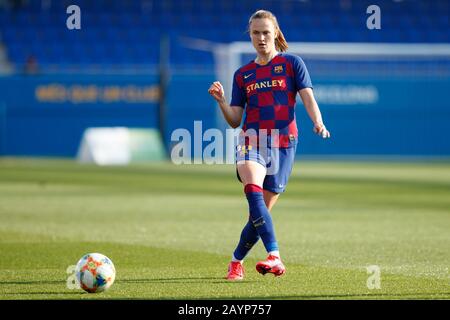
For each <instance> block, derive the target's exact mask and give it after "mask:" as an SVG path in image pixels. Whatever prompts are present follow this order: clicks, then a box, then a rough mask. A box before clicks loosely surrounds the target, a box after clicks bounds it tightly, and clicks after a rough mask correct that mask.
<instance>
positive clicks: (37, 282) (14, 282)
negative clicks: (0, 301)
mask: <svg viewBox="0 0 450 320" xmlns="http://www.w3.org/2000/svg"><path fill="white" fill-rule="evenodd" d="M55 283H65V281H64V280H33V281H30V280H27V281H17V280H14V281H0V285H2V284H3V285H8V284H10V285H27V284H55Z"/></svg>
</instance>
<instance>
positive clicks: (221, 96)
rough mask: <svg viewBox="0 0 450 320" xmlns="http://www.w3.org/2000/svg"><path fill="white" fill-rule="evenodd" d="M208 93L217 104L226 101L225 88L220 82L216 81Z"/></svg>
mask: <svg viewBox="0 0 450 320" xmlns="http://www.w3.org/2000/svg"><path fill="white" fill-rule="evenodd" d="M208 93H209V94H210V95H211V96H212V97H213V98H214V99H216V101H217V102H223V101H224V100H225V91H224V90H223V86H222V84H221V83H220V82H219V81H214V82H213V84H212V85H211V86H210V87H209V89H208Z"/></svg>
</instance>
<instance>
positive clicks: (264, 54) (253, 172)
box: [208, 10, 330, 280]
mask: <svg viewBox="0 0 450 320" xmlns="http://www.w3.org/2000/svg"><path fill="white" fill-rule="evenodd" d="M248 31H249V33H250V39H251V41H252V44H253V46H254V48H255V50H256V58H255V59H254V60H252V61H251V62H249V63H248V64H246V65H244V66H242V67H241V68H239V69H238V70H237V71H236V72H235V74H234V78H233V91H232V99H231V103H230V104H228V103H227V102H226V99H225V92H224V89H223V87H222V85H221V83H220V82H218V81H216V82H214V83H213V84H212V85H211V86H210V88H209V90H208V92H209V93H210V94H211V96H212V97H213V98H214V99H215V100H216V101H217V102H218V104H219V106H220V109H221V110H222V113H223V115H224V118H225V120H226V121H227V122H228V124H229V125H230V126H232V127H233V128H237V127H239V126H240V124H241V121H242V117H243V114H244V108H245V117H244V121H243V126H242V132H243V133H244V139H243V140H242V141H243V142H242V141H240V142H239V145H238V147H237V154H236V158H237V159H236V167H237V174H238V178H239V180H240V181H241V182H242V184H243V185H244V192H245V194H246V197H247V201H248V205H249V211H250V216H249V220H248V222H247V224H246V225H245V227H244V229H243V230H242V233H241V238H240V241H239V243H238V245H237V248H236V250H235V251H234V253H233V256H232V261H231V262H230V264H229V266H228V275H227V279H228V280H242V279H243V278H244V268H243V266H242V264H243V260H244V258H245V256H246V255H247V254H248V252H249V251H250V249H251V248H252V247H253V245H254V244H255V243H256V242H257V241H258V240H259V238H261V239H262V241H263V243H264V246H265V248H266V250H267V253H268V257H267V259H266V260H264V261H260V262H258V263H257V264H256V270H257V271H258V272H259V273H261V274H263V275H264V274H266V273H272V274H274V275H275V276H281V275H283V274H284V273H285V271H286V269H285V267H284V265H283V263H282V261H281V258H280V253H279V248H278V243H277V240H276V237H275V232H274V227H273V224H272V218H271V216H270V213H269V211H270V210H271V209H272V208H273V206H274V205H275V203H276V202H277V199H278V197H279V195H280V193H282V192H284V190H285V188H286V184H287V182H288V179H289V175H290V174H291V170H292V165H293V163H294V157H295V151H296V147H297V137H298V132H297V124H296V120H295V113H294V106H295V99H296V95H297V92H299V94H300V97H301V99H302V102H303V104H304V106H305V108H306V111H307V113H308V115H309V117H310V118H311V120H312V122H313V124H314V129H313V130H314V132H315V133H317V134H319V135H320V136H322V137H323V138H329V137H330V133H329V132H328V130H327V129H326V128H325V125H324V124H323V121H322V116H321V113H320V110H319V107H318V105H317V102H316V100H315V98H314V95H313V91H312V84H311V79H310V77H309V74H308V70H307V69H306V66H305V64H304V62H303V60H302V59H301V58H299V57H298V56H295V55H291V54H287V53H284V52H285V51H286V50H287V48H288V44H287V42H286V40H285V38H284V35H283V33H282V32H281V30H280V27H279V25H278V22H277V19H276V17H275V16H274V15H273V14H272V13H271V12H269V11H265V10H259V11H257V12H255V13H254V14H253V15H252V16H251V17H250V19H249V25H248ZM250 131H251V132H253V134H252V133H250V134H248V132H250ZM266 135H267V139H266V138H265V136H266ZM255 136H256V138H257V141H258V142H257V143H255V139H253V140H252V139H251V138H252V137H253V138H254V137H255ZM260 138H262V139H260ZM265 139H266V140H267V141H269V142H270V143H269V142H268V144H269V145H268V146H267V148H264V144H265V143H264V142H266V140H265ZM250 141H252V142H250ZM241 142H242V143H241ZM274 168H275V169H274ZM269 171H270V172H269Z"/></svg>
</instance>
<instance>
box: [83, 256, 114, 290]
mask: <svg viewBox="0 0 450 320" xmlns="http://www.w3.org/2000/svg"><path fill="white" fill-rule="evenodd" d="M75 275H76V278H77V281H78V284H79V285H80V287H81V288H82V289H83V290H84V291H87V292H90V293H94V292H103V291H105V290H108V289H109V288H110V287H111V286H112V284H113V283H114V280H115V278H116V269H115V268H114V264H113V263H112V261H111V259H109V258H108V257H107V256H105V255H103V254H101V253H88V254H86V255H84V256H83V257H82V258H81V259H80V261H78V263H77V266H76V268H75Z"/></svg>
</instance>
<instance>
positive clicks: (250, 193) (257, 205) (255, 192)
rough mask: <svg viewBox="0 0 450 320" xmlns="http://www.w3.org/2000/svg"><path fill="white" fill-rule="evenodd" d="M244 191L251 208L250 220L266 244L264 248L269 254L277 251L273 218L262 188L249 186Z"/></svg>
mask: <svg viewBox="0 0 450 320" xmlns="http://www.w3.org/2000/svg"><path fill="white" fill-rule="evenodd" d="M244 191H245V194H246V196H247V200H248V206H249V208H250V218H251V220H252V223H253V226H254V227H255V228H256V230H257V231H258V234H259V236H260V237H261V239H262V241H263V243H264V247H265V248H266V250H267V252H270V251H277V250H278V243H277V240H276V238H275V231H274V229H273V224H272V217H271V216H270V213H269V210H267V207H266V203H265V202H264V196H263V190H262V188H261V187H259V186H257V185H255V184H247V185H246V186H245V188H244Z"/></svg>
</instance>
